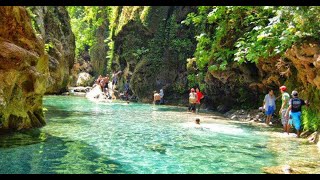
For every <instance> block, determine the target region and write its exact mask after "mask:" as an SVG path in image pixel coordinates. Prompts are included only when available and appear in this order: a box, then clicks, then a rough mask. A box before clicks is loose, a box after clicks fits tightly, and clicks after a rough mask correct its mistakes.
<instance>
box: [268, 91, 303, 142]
mask: <svg viewBox="0 0 320 180" xmlns="http://www.w3.org/2000/svg"><path fill="white" fill-rule="evenodd" d="M279 89H280V92H281V96H279V97H278V98H280V97H281V100H282V103H281V108H280V110H279V115H280V116H281V123H282V125H283V131H284V132H287V133H288V134H289V131H290V128H291V127H292V126H294V128H295V129H296V131H297V137H300V130H301V111H302V110H301V108H302V106H303V105H306V106H308V105H309V104H308V101H307V100H306V101H305V100H303V99H300V98H299V97H298V92H297V91H292V92H291V96H292V98H290V95H289V93H287V87H286V86H281V87H280V88H279ZM278 98H276V97H275V95H274V92H273V90H272V89H270V90H269V91H268V94H267V95H266V96H265V98H264V100H263V107H262V108H263V109H264V111H265V114H266V121H265V122H266V124H267V125H269V124H270V121H271V118H272V116H273V114H274V113H275V111H276V100H277V99H278Z"/></svg>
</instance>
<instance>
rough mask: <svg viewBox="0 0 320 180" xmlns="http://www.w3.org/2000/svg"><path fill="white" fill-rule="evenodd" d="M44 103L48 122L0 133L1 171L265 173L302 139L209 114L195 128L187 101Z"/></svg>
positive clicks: (55, 99)
mask: <svg viewBox="0 0 320 180" xmlns="http://www.w3.org/2000/svg"><path fill="white" fill-rule="evenodd" d="M44 107H45V108H46V109H48V111H46V112H45V116H46V119H47V125H46V126H44V127H43V128H40V129H35V130H29V131H25V132H19V133H13V134H9V135H5V136H2V137H0V160H1V161H0V173H1V174H7V173H27V174H29V173H30V174H34V173H49V174H50V173H76V174H79V173H129V174H133V173H137V174H144V173H147V174H150V173H152V174H153V173H161V174H162V173H210V174H211V173H263V171H262V168H263V167H267V166H278V165H281V162H282V161H283V160H284V159H287V155H286V153H290V152H288V151H290V149H294V148H295V147H298V146H301V142H300V141H294V140H293V141H292V142H290V143H285V142H286V141H288V138H282V140H279V139H281V138H278V137H277V136H272V135H269V134H272V133H271V132H270V133H269V132H268V131H264V132H262V131H261V130H262V127H254V126H249V125H247V124H241V123H233V122H231V121H226V120H223V118H221V120H219V116H217V115H214V114H210V113H207V114H206V116H203V120H201V121H202V126H203V128H196V127H195V125H194V123H193V121H194V118H195V117H196V116H197V115H194V114H191V113H187V112H186V110H187V108H184V107H173V106H154V105H150V104H140V103H130V104H126V103H123V102H117V103H95V102H91V101H88V100H87V99H85V98H81V97H68V96H46V97H45V98H44ZM210 119H211V120H210ZM275 139H278V140H277V141H275ZM279 148H280V149H279ZM281 148H282V149H281ZM283 148H285V149H284V150H285V151H284V150H283ZM292 152H294V151H292ZM296 156H300V157H299V158H300V159H302V160H303V157H304V156H303V152H302V153H301V154H297V155H296ZM307 160H310V158H307ZM314 161H318V159H315V160H314Z"/></svg>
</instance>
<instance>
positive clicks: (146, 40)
mask: <svg viewBox="0 0 320 180" xmlns="http://www.w3.org/2000/svg"><path fill="white" fill-rule="evenodd" d="M194 10H195V7H185V6H180V7H175V6H173V7H169V6H158V7H157V6H154V7H149V6H138V7H126V6H124V7H117V8H116V9H115V13H114V14H115V15H116V17H114V22H111V23H112V24H113V29H111V32H112V33H113V34H112V40H113V42H114V47H113V56H112V57H113V59H112V66H111V67H112V71H119V70H122V71H123V73H122V76H121V78H120V81H119V84H118V85H119V86H118V87H119V90H120V91H122V90H123V84H124V82H125V81H126V80H129V81H130V87H131V89H132V91H133V93H134V94H135V95H136V96H137V97H138V98H139V100H140V101H142V102H151V101H153V98H152V97H153V91H154V90H157V91H159V90H160V88H164V91H165V94H166V100H167V101H168V102H169V103H170V102H171V103H172V102H174V101H175V100H177V99H181V95H182V94H185V92H186V91H187V71H186V59H187V58H188V57H191V56H192V54H193V52H194V49H195V40H194V38H193V37H194V33H193V29H191V28H189V27H187V26H184V25H181V21H182V20H183V19H185V18H186V16H187V14H188V13H190V12H192V11H194Z"/></svg>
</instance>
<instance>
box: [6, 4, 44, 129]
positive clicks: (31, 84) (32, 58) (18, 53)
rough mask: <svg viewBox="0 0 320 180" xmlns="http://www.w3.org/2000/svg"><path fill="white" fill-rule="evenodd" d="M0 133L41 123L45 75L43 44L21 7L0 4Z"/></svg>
mask: <svg viewBox="0 0 320 180" xmlns="http://www.w3.org/2000/svg"><path fill="white" fill-rule="evenodd" d="M0 16H1V18H0V27H1V28H0V133H3V132H6V131H8V130H20V129H25V128H32V127H40V126H43V125H45V119H44V115H43V110H42V97H43V95H44V93H45V91H46V82H47V78H48V75H49V69H48V55H47V54H46V53H45V51H44V43H43V41H42V40H41V39H40V38H38V37H37V36H36V34H35V32H34V30H33V28H32V25H31V20H30V18H29V15H28V13H27V11H26V9H25V8H24V7H18V6H15V7H12V6H10V7H9V6H8V7H0Z"/></svg>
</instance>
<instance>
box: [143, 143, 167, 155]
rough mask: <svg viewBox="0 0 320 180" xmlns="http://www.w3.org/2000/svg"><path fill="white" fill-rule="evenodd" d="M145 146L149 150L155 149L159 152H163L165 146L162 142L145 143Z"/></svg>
mask: <svg viewBox="0 0 320 180" xmlns="http://www.w3.org/2000/svg"><path fill="white" fill-rule="evenodd" d="M145 147H146V148H147V149H149V150H151V151H156V152H158V153H160V154H165V153H166V147H164V145H162V144H147V145H145Z"/></svg>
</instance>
